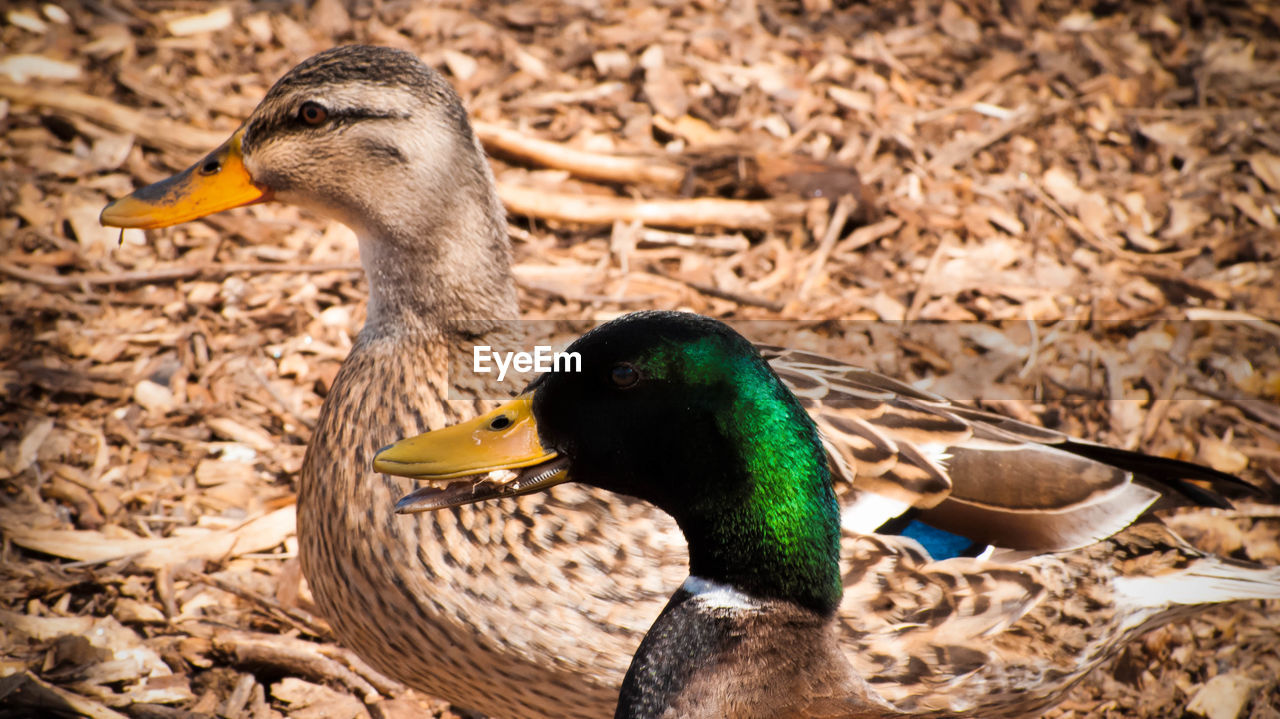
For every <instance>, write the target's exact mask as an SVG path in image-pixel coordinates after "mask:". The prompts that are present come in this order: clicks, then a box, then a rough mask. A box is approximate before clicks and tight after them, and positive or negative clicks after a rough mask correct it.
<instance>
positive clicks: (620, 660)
mask: <svg viewBox="0 0 1280 719" xmlns="http://www.w3.org/2000/svg"><path fill="white" fill-rule="evenodd" d="M265 200H276V201H281V202H289V203H293V204H296V205H301V206H303V207H307V208H310V209H311V210H312V211H314V212H315V213H316V214H317V215H320V216H323V217H329V218H335V219H337V220H339V221H341V222H343V223H345V224H347V225H348V226H350V227H351V228H352V229H353V230H355V232H356V233H357V234H358V236H359V241H360V256H361V261H362V262H363V264H364V267H365V272H366V274H367V275H368V278H369V308H368V320H367V323H366V325H365V327H364V328H363V329H362V330H361V332H360V335H359V337H358V338H357V340H356V342H355V345H354V347H353V348H352V351H351V355H350V356H349V357H348V358H347V361H346V362H345V363H344V364H343V366H342V369H341V371H340V372H339V373H338V376H337V377H336V378H335V380H334V382H333V385H332V387H331V388H330V390H329V394H328V395H327V396H326V397H325V401H324V405H323V407H322V409H321V413H320V417H319V419H318V421H317V424H316V426H315V429H314V433H313V436H312V440H311V445H310V447H308V451H307V457H306V461H305V463H304V465H303V468H302V472H301V476H300V477H299V480H298V532H299V537H300V545H301V546H300V553H301V559H302V566H303V571H304V573H305V575H306V577H307V579H308V581H309V582H310V585H311V589H312V592H313V594H314V595H315V597H316V601H317V603H318V605H319V608H320V610H321V611H322V612H323V614H324V616H325V617H326V618H327V619H328V620H329V622H330V623H331V625H332V626H333V629H334V632H335V634H336V635H337V637H338V639H339V640H340V641H341V642H342V643H343V644H345V645H347V646H348V647H350V648H352V649H354V650H355V651H356V652H357V653H359V654H361V655H362V656H364V657H365V658H366V659H367V660H368V661H369V662H370V663H371V664H373V665H374V666H375V667H377V668H378V669H379V670H380V671H383V672H385V673H387V674H389V675H391V676H394V677H396V678H398V679H400V680H401V681H404V682H405V683H407V684H409V685H411V686H414V687H416V688H419V689H422V690H424V691H427V692H430V693H432V694H435V695H438V696H440V697H443V698H445V699H448V700H450V701H452V702H454V703H456V704H458V705H461V706H465V707H469V708H472V709H475V710H478V711H482V712H485V713H487V714H490V715H493V716H499V717H539V716H541V717H570V718H572V717H583V718H590V717H599V716H602V715H605V714H607V712H608V711H609V708H610V707H612V706H613V702H614V701H615V699H616V697H617V687H618V684H619V682H620V681H621V680H622V676H623V673H624V671H625V669H626V667H627V664H628V662H629V660H630V657H631V655H632V653H633V652H634V650H635V648H636V646H637V645H638V644H639V643H640V639H641V637H642V635H643V632H644V630H645V629H646V628H647V627H648V626H649V625H650V624H652V622H653V619H654V617H656V616H657V615H658V612H659V611H660V610H661V608H662V605H663V603H664V602H665V600H666V597H667V595H668V594H669V593H670V589H671V587H674V586H676V585H677V584H678V583H679V582H680V580H681V578H682V577H683V576H684V574H685V571H684V570H685V565H684V562H685V559H684V557H685V550H684V542H683V539H682V537H681V535H680V532H679V531H678V529H677V527H676V525H675V524H674V523H673V522H672V521H671V520H670V518H669V517H667V516H666V515H664V514H662V513H661V512H657V511H654V510H653V509H652V508H651V507H650V506H648V505H646V504H645V503H643V502H638V501H633V500H628V499H625V498H620V497H618V496H616V495H611V494H609V493H606V492H604V491H602V490H596V489H592V488H583V487H579V486H562V487H556V488H554V489H552V490H550V491H549V492H547V493H543V494H537V495H530V496H526V497H521V498H519V499H506V500H502V501H500V502H491V503H486V504H482V505H475V506H463V507H454V508H450V509H449V510H448V511H443V512H437V513H432V514H426V515H417V516H413V517H398V516H396V515H395V514H394V513H393V512H392V509H391V505H392V503H393V502H394V500H395V498H397V497H399V496H401V495H403V494H404V493H405V492H407V491H409V489H410V487H411V482H409V481H408V480H404V479H400V478H396V477H389V476H386V475H381V474H378V473H375V472H373V471H372V467H371V462H372V458H373V455H374V453H375V452H376V451H377V450H378V448H380V447H383V446H385V445H386V444H387V443H389V442H391V441H393V440H395V439H396V438H398V437H404V436H407V435H412V434H416V433H419V432H423V431H426V430H428V429H432V428H440V427H444V426H446V425H448V424H450V423H453V422H457V421H459V420H463V419H467V418H470V417H474V416H475V415H476V414H477V413H478V412H479V410H480V409H481V407H480V404H479V403H478V402H474V401H457V400H447V399H445V398H446V397H447V396H449V395H448V386H447V383H446V370H447V363H446V358H447V357H448V356H450V352H451V349H452V348H455V347H463V346H470V345H473V344H476V343H481V342H484V341H485V340H486V337H488V336H490V335H492V334H495V333H501V332H503V331H504V329H503V325H502V320H507V319H511V318H515V317H516V316H517V308H516V300H515V291H514V281H513V278H512V275H511V271H510V259H509V255H510V249H509V244H508V239H507V234H506V221H505V216H504V213H503V210H502V206H501V204H500V202H499V201H498V199H497V196H496V193H495V189H494V182H493V177H492V174H491V172H490V169H489V166H488V163H487V162H486V160H485V157H484V153H483V151H482V149H481V147H480V145H479V144H478V143H477V141H476V139H475V136H474V134H473V133H472V131H471V128H470V125H469V124H468V122H467V115H466V112H465V111H464V110H463V108H462V105H461V103H460V102H459V100H458V98H457V96H456V95H455V93H454V92H453V90H452V89H451V88H450V87H449V84H448V83H447V82H446V81H445V80H444V79H443V78H442V77H441V76H439V75H438V74H437V73H435V72H434V71H433V70H431V69H430V68H428V67H427V66H426V65H424V64H423V63H422V62H420V61H419V60H418V59H417V58H415V57H414V56H412V55H411V54H409V53H406V52H402V51H398V50H392V49H388V48H378V47H364V46H356V47H342V48H337V49H334V50H329V51H326V52H323V53H321V54H319V55H316V56H315V57H312V58H310V59H308V60H306V61H305V62H303V63H302V64H300V65H299V66H297V67H296V68H294V69H293V70H291V71H290V72H289V73H288V74H286V75H285V76H284V77H283V78H281V79H280V80H279V81H278V82H277V83H276V84H275V85H274V86H273V87H272V88H271V89H270V90H269V91H268V93H267V96H266V97H265V98H264V99H263V101H262V103H261V104H260V105H259V106H258V107H257V108H256V109H255V110H254V111H253V113H252V114H251V115H250V117H249V118H248V119H247V120H246V121H245V123H244V124H243V125H242V126H241V128H240V129H239V130H237V131H236V132H235V133H234V134H233V135H232V137H231V139H230V140H228V142H227V143H226V144H224V145H223V146H221V147H219V148H217V149H216V150H214V151H213V152H211V153H210V154H209V155H208V156H207V157H205V158H204V159H203V160H201V161H199V162H197V163H196V164H195V165H193V166H192V167H191V168H190V169H188V170H186V171H185V172H183V173H181V174H179V175H177V176H175V177H173V178H171V179H169V180H165V181H163V182H160V183H157V184H155V185H151V186H149V187H145V188H142V189H140V190H138V191H136V192H135V193H133V194H132V195H130V196H129V197H126V198H122V199H120V200H117V201H115V202H113V203H112V204H110V205H108V206H107V208H106V209H105V210H104V211H103V213H102V221H103V223H104V224H107V225H112V226H117V227H144V228H154V227H165V226H168V225H173V224H177V223H179V222H184V221H187V220H191V219H195V218H198V217H203V216H205V215H208V214H210V213H213V212H217V211H220V210H224V209H228V208H231V207H236V206H240V205H244V204H249V203H253V202H260V201H265ZM463 320H465V322H462V321H463ZM488 320H492V323H491V324H489V325H488V326H485V324H486V322H487V321H488ZM464 325H465V326H464ZM495 344H500V343H497V342H495ZM770 356H771V357H772V358H773V362H774V366H775V367H781V365H782V364H786V363H789V364H790V368H789V369H787V370H785V371H783V370H782V369H780V370H779V373H780V374H782V375H783V376H784V377H787V378H790V379H791V380H792V387H793V388H795V389H796V391H797V393H798V394H799V395H800V396H801V397H802V400H803V401H804V402H805V403H806V404H807V405H812V408H811V409H812V411H813V412H814V413H815V415H817V416H818V418H819V426H820V427H823V431H824V433H825V434H826V436H827V439H828V450H829V451H830V453H831V454H832V456H833V457H834V458H835V460H834V461H833V468H834V471H835V473H836V481H835V486H836V491H837V495H838V496H839V498H840V501H841V504H842V510H841V511H842V522H843V523H844V524H845V525H846V527H847V528H851V529H862V530H868V531H869V530H870V529H874V528H876V527H878V526H880V525H882V524H883V523H884V522H885V521H886V519H889V518H897V517H898V516H899V515H902V514H903V513H906V512H909V511H911V512H914V511H918V510H919V511H924V512H937V513H939V514H943V513H945V512H948V511H953V510H954V511H953V513H954V514H956V515H958V516H960V517H961V519H958V520H956V527H957V528H963V525H964V524H965V523H966V522H967V523H968V524H974V523H975V522H976V523H978V524H984V523H985V524H986V525H989V526H992V527H993V531H992V532H991V536H990V537H984V538H983V541H988V542H994V543H996V544H1000V545H1001V546H1006V547H1015V548H1027V549H1048V548H1059V547H1065V546H1079V545H1082V544H1087V543H1089V542H1092V541H1094V540H1096V539H1099V538H1102V537H1106V536H1108V535H1109V534H1111V533H1113V532H1115V531H1117V530H1119V529H1120V528H1122V527H1124V526H1126V525H1127V524H1129V523H1130V522H1131V521H1133V519H1135V518H1136V517H1138V516H1139V515H1140V514H1142V513H1143V512H1144V511H1146V510H1147V508H1148V507H1149V506H1150V505H1151V504H1152V502H1153V501H1154V500H1155V499H1156V498H1157V497H1172V496H1174V493H1171V492H1169V491H1168V490H1169V489H1170V487H1173V488H1175V489H1176V488H1177V486H1183V485H1179V484H1177V480H1175V479H1170V478H1171V477H1172V478H1176V477H1190V478H1209V479H1222V478H1223V477H1224V476H1223V475H1218V474H1216V473H1212V472H1211V471H1209V470H1205V469H1203V468H1198V467H1194V466H1193V465H1187V464H1185V463H1176V462H1167V461H1165V460H1156V459H1149V458H1142V456H1141V455H1135V454H1132V453H1119V452H1115V453H1112V451H1111V450H1106V449H1105V448H1100V447H1097V446H1095V445H1091V444H1085V443H1080V442H1076V441H1072V440H1068V439H1066V438H1064V437H1062V436H1060V435H1057V434H1055V433H1052V432H1048V431H1046V430H1042V429H1039V428H1035V427H1029V426H1026V425H1021V424H1018V423H1014V422H1011V421H1008V420H1005V419H1002V418H999V417H996V416H994V415H987V414H983V413H980V412H974V411H971V410H963V409H960V408H956V407H953V406H951V405H948V404H947V403H946V402H944V401H942V400H940V399H938V398H934V397H931V396H929V395H925V394H922V393H920V392H918V391H915V390H913V389H911V388H910V387H907V386H905V385H902V384H899V383H896V382H893V381H892V380H888V379H886V378H883V377H878V376H876V375H873V374H870V373H865V372H861V371H859V370H856V369H851V368H848V367H846V366H844V365H840V364H838V363H834V362H831V361H830V360H823V359H821V358H815V357H812V356H809V355H804V354H802V353H786V352H783V351H772V353H771V354H770ZM1135 472H1138V473H1143V472H1145V473H1147V474H1148V475H1149V476H1152V477H1156V478H1158V479H1148V478H1146V477H1144V476H1139V475H1138V474H1135ZM1028 477H1036V478H1038V479H1039V480H1040V481H1039V482H1038V483H1036V485H1035V487H1034V488H1033V489H1034V490H1035V491H1033V492H1029V491H1027V489H1028V488H1027V487H1026V486H1024V485H1025V481H1024V479H1025V478H1028ZM1185 486H1187V487H1190V486H1192V485H1185ZM975 516H976V517H978V520H974V519H972V517H975ZM965 517H969V519H967V520H966V519H964V518H965ZM991 517H995V518H996V521H991V519H990V518H991ZM984 518H985V519H984ZM1028 518H1029V519H1030V521H1027V519H1028ZM1015 520H1017V521H1015ZM936 523H938V524H946V522H944V521H942V520H937V521H936ZM995 525H999V526H1000V528H1003V527H1006V526H1007V527H1008V528H1009V529H1008V531H996V529H995ZM477 539H480V540H481V541H476V540H477ZM869 541H873V540H868V539H864V538H856V539H855V538H852V537H851V538H849V539H847V540H846V541H845V551H846V553H848V552H861V551H864V550H865V548H866V546H867V542H869ZM876 541H878V540H876ZM914 557H915V555H911V554H907V555H902V558H901V559H900V560H898V561H902V562H908V563H910V562H912V561H914ZM940 596H941V595H940ZM841 621H842V622H847V623H849V624H848V626H849V627H851V628H856V627H858V626H860V622H861V619H860V618H859V617H858V615H856V614H855V615H848V616H845V615H842V617H841ZM848 641H856V635H855V634H854V633H850V634H849V637H848ZM964 658H965V657H953V658H950V659H949V658H947V657H940V658H936V659H933V658H931V659H928V660H927V663H928V666H927V667H925V668H926V669H929V670H930V671H932V667H935V666H939V665H938V662H942V664H944V665H945V664H947V662H952V663H954V661H958V660H960V659H964ZM904 666H905V665H904ZM939 671H940V672H943V673H946V672H947V671H950V670H947V669H946V668H945V666H942V667H939ZM495 675H499V676H503V677H505V678H506V680H505V681H502V682H495V681H493V680H492V677H493V676H495ZM930 676H931V675H930V674H929V672H926V671H923V670H922V669H919V668H916V667H915V666H914V665H912V666H911V667H909V668H906V669H904V670H902V671H896V672H890V671H885V672H884V673H883V677H885V678H884V679H883V682H887V684H883V683H882V685H881V686H880V691H881V692H882V693H884V694H886V695H894V694H897V695H902V696H912V695H917V694H918V695H919V696H920V697H922V698H921V700H920V701H921V702H924V703H930V702H932V703H939V702H941V703H942V704H941V705H943V706H950V704H948V703H946V700H945V698H944V697H943V696H942V695H940V694H938V693H936V692H935V689H930V688H927V687H928V684H929V682H930V681H931V679H930ZM1073 676H1074V675H1073ZM1064 685H1065V682H1062V681H1059V682H1058V683H1057V685H1056V686H1058V687H1061V686H1064ZM1016 698H1017V697H1009V698H1008V700H1010V701H1012V700H1013V699H1016Z"/></svg>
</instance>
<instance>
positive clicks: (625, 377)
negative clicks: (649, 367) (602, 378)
mask: <svg viewBox="0 0 1280 719" xmlns="http://www.w3.org/2000/svg"><path fill="white" fill-rule="evenodd" d="M609 378H610V379H612V380H613V383H614V384H615V385H617V386H619V387H622V388H624V389H625V388H627V387H630V386H632V385H634V384H635V383H636V382H638V381H640V373H639V372H637V371H636V368H635V367H632V366H631V365H629V364H620V365H616V366H615V367H614V368H613V370H612V371H610V373H609Z"/></svg>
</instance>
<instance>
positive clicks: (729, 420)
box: [664, 368, 843, 615]
mask: <svg viewBox="0 0 1280 719" xmlns="http://www.w3.org/2000/svg"><path fill="white" fill-rule="evenodd" d="M749 371H762V372H765V373H768V375H769V377H768V380H769V381H767V382H745V383H742V384H741V385H740V386H741V387H743V389H742V391H741V392H740V393H739V397H738V398H737V400H736V401H735V406H734V407H733V409H732V410H731V411H729V412H721V413H718V414H717V420H716V422H715V424H716V429H715V432H716V436H715V437H713V438H712V439H711V440H710V444H703V443H701V442H700V443H699V444H700V446H699V447H698V448H697V449H695V450H692V451H691V452H690V454H691V455H699V456H700V457H701V460H699V459H693V458H692V457H691V458H690V459H691V460H692V461H690V462H688V463H682V464H684V466H687V467H689V468H691V469H693V470H694V472H696V474H695V473H691V474H690V475H689V476H687V477H684V478H674V482H675V485H674V486H677V487H679V486H683V487H701V488H703V489H702V491H700V492H696V493H695V495H696V496H694V497H693V498H692V501H684V502H672V503H671V505H672V506H669V507H664V509H667V510H668V511H669V512H670V513H671V514H672V516H674V517H675V518H676V521H677V523H679V525H680V528H681V529H682V530H683V531H684V534H685V538H686V539H687V540H688V543H689V572H690V574H691V575H692V576H694V577H698V578H701V579H704V580H710V581H713V582H717V583H720V584H726V585H729V586H732V587H734V588H736V589H738V590H740V591H742V592H745V593H746V594H748V595H752V596H756V597H761V598H767V599H779V600H784V601H789V602H792V603H795V604H798V605H800V606H803V607H806V608H808V609H811V610H813V611H815V612H818V613H819V614H823V615H831V614H833V613H834V612H835V610H836V607H837V606H838V605H839V603H840V597H841V593H842V591H843V587H842V583H841V578H840V566H839V557H840V520H839V513H838V508H837V504H836V498H835V493H834V491H833V490H832V487H831V476H830V473H829V470H828V469H827V462H826V457H825V455H824V453H823V451H822V445H821V442H820V440H819V437H818V433H817V429H816V428H815V427H814V425H813V422H812V420H810V419H809V417H808V415H807V414H806V413H805V411H804V409H803V408H802V407H801V406H800V404H799V402H798V401H797V400H796V399H795V397H794V396H793V395H791V393H790V392H789V391H788V390H787V389H786V388H785V387H784V386H782V384H781V382H780V381H779V380H778V379H777V377H776V376H774V375H773V374H772V373H771V372H769V371H768V370H767V369H765V368H760V369H758V370H749ZM717 445H718V449H720V450H721V451H713V450H715V449H717ZM726 459H728V461H726ZM716 474H719V475H720V476H718V477H717V476H715V475H716ZM686 499H687V498H686Z"/></svg>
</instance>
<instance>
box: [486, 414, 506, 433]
mask: <svg viewBox="0 0 1280 719" xmlns="http://www.w3.org/2000/svg"><path fill="white" fill-rule="evenodd" d="M510 426H511V418H510V417H508V416H507V415H505V414H500V415H498V416H497V417H494V418H493V419H491V420H489V429H493V430H499V429H506V428H507V427H510Z"/></svg>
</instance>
